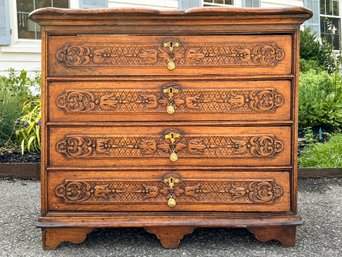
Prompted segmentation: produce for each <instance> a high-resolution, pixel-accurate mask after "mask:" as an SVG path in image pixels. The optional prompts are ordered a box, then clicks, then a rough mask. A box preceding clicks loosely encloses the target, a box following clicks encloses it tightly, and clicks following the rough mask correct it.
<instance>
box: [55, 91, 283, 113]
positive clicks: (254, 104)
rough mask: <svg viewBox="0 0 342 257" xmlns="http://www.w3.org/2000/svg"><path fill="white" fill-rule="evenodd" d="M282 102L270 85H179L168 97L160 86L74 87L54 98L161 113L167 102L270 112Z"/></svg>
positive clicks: (93, 107) (75, 108)
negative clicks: (190, 87) (219, 87)
mask: <svg viewBox="0 0 342 257" xmlns="http://www.w3.org/2000/svg"><path fill="white" fill-rule="evenodd" d="M178 88H179V87H178ZM283 104H284V96H283V95H282V94H280V93H279V92H278V91H277V90H276V89H274V88H259V89H243V88H237V89H226V90H208V89H204V90H181V89H179V93H177V94H175V95H174V97H173V98H172V99H170V98H169V97H168V96H167V95H166V94H164V93H163V91H162V90H112V89H74V90H65V91H64V92H63V93H61V94H60V95H59V96H58V97H57V99H56V105H57V107H58V108H60V109H62V110H64V111H65V112H67V113H81V112H82V113H84V112H94V113H98V112H117V113H129V112H138V113H139V112H144V113H146V112H151V113H165V112H166V108H167V106H169V105H174V107H175V109H176V112H177V113H178V112H179V113H187V112H189V113H222V112H224V113H274V112H275V111H276V110H277V109H278V108H279V107H280V106H282V105H283Z"/></svg>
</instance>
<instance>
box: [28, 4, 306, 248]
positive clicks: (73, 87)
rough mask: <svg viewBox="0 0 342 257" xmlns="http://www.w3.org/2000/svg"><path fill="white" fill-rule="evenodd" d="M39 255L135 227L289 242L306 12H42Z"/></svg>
mask: <svg viewBox="0 0 342 257" xmlns="http://www.w3.org/2000/svg"><path fill="white" fill-rule="evenodd" d="M30 17H31V19H33V20H34V21H36V22H38V23H39V24H40V25H41V26H42V52H43V58H42V74H43V87H42V101H43V102H42V103H43V104H42V105H43V112H42V124H43V125H42V142H43V147H42V172H41V185H42V186H41V188H42V208H41V217H40V218H39V227H41V228H42V232H43V246H44V248H46V249H54V248H56V247H57V246H58V245H59V244H60V243H61V242H63V241H70V242H74V243H80V242H82V241H83V240H84V239H85V237H86V235H87V234H88V233H89V232H91V231H92V230H93V229H94V228H105V227H144V228H146V229H147V231H149V232H151V233H154V234H156V235H157V237H158V238H159V239H160V241H161V244H162V245H163V246H164V247H166V248H174V247H177V246H178V244H179V242H180V239H181V238H182V237H183V236H184V235H186V234H189V233H191V232H192V231H193V230H194V229H195V228H197V227H245V228H247V229H249V230H250V231H251V232H252V233H254V234H255V236H256V238H257V239H259V240H261V241H268V240H272V239H275V240H279V241H280V242H281V243H282V244H283V245H284V246H293V245H294V244H295V234H296V226H297V225H300V223H301V221H300V217H299V216H298V214H297V208H296V202H297V199H296V198H297V161H296V151H297V143H296V141H297V113H298V112H297V100H298V99H297V92H298V87H297V86H298V59H299V49H298V47H299V44H298V42H299V26H300V24H302V23H303V22H304V21H305V20H306V19H308V18H310V17H311V12H310V11H308V10H306V9H303V8H289V9H239V8H234V9H229V8H227V9H226V8H217V9H216V8H213V9H211V8H198V9H191V10H188V11H156V10H147V9H99V10H66V9H55V8H45V9H40V10H37V11H35V12H34V13H32V14H31V15H30Z"/></svg>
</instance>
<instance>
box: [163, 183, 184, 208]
mask: <svg viewBox="0 0 342 257" xmlns="http://www.w3.org/2000/svg"><path fill="white" fill-rule="evenodd" d="M180 182H181V181H180V179H179V178H174V177H168V178H165V179H164V183H165V184H166V185H167V186H168V187H169V191H170V194H169V196H168V198H169V199H168V201H167V205H168V206H169V207H170V208H173V207H175V206H176V205H177V202H176V200H175V199H174V198H173V189H174V186H175V184H177V183H180Z"/></svg>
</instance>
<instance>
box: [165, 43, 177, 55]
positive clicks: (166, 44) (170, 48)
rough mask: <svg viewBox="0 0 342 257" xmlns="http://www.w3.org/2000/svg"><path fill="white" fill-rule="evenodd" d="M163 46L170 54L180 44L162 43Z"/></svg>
mask: <svg viewBox="0 0 342 257" xmlns="http://www.w3.org/2000/svg"><path fill="white" fill-rule="evenodd" d="M163 46H164V47H167V48H168V49H169V51H170V52H171V53H172V52H173V50H174V49H175V48H177V47H179V46H180V43H179V42H173V41H168V42H164V44H163Z"/></svg>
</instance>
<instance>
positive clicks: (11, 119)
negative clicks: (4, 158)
mask: <svg viewBox="0 0 342 257" xmlns="http://www.w3.org/2000/svg"><path fill="white" fill-rule="evenodd" d="M20 113H21V105H20V101H19V99H18V98H17V97H16V95H14V94H12V93H10V92H8V91H6V90H4V89H3V88H0V147H4V146H5V145H6V144H8V143H10V142H12V139H13V135H14V132H15V125H16V121H17V119H18V118H19V116H20Z"/></svg>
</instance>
